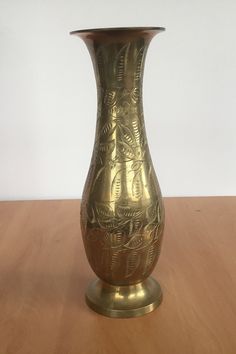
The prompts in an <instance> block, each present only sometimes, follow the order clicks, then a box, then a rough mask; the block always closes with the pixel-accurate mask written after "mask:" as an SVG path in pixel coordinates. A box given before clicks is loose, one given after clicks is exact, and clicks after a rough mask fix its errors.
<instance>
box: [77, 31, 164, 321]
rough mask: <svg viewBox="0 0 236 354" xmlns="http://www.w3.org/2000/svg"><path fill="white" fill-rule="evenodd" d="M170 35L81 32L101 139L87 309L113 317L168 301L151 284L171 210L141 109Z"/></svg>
mask: <svg viewBox="0 0 236 354" xmlns="http://www.w3.org/2000/svg"><path fill="white" fill-rule="evenodd" d="M161 30H163V28H125V29H121V28H118V29H101V30H84V31H74V32H72V34H76V35H78V36H80V37H81V38H82V39H83V40H84V41H85V43H86V45H87V47H88V50H89V52H90V55H91V58H92V62H93V66H94V71H95V76H96V82H97V94H98V110H97V125H96V136H95V143H94V149H93V155H92V159H91V164H90V168H89V172H88V176H87V180H86V183H85V187H84V192H83V196H82V204H81V229H82V236H83V242H84V246H85V250H86V255H87V258H88V261H89V263H90V266H91V267H92V269H93V271H94V272H95V273H96V275H97V276H98V278H99V279H98V280H96V281H94V282H93V283H92V284H91V285H90V286H89V288H88V291H87V295H86V298H87V303H88V304H89V305H90V307H92V308H93V309H94V310H95V311H97V312H100V313H103V314H105V315H108V316H112V317H131V316H138V315H142V314H144V313H147V312H150V311H151V310H153V309H154V308H155V307H156V306H157V305H158V304H159V303H160V302H161V290H160V286H159V284H158V283H157V282H156V281H154V280H153V279H152V278H150V277H149V276H150V274H151V273H152V271H153V268H154V267H155V265H156V262H157V260H158V257H159V254H160V249H161V243H162V236H163V229H164V207H163V203H162V197H161V191H160V188H159V185H158V181H157V178H156V175H155V171H154V168H153V164H152V161H151V157H150V152H149V148H148V142H147V137H146V132H145V124H144V117H143V106H142V80H143V70H144V62H145V56H146V52H147V49H148V45H149V43H150V41H151V39H152V37H153V36H154V35H155V34H156V33H158V32H160V31H161Z"/></svg>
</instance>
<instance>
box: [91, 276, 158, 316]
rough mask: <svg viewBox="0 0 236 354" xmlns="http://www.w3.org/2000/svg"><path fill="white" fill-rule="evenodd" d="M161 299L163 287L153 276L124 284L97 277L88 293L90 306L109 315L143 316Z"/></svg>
mask: <svg viewBox="0 0 236 354" xmlns="http://www.w3.org/2000/svg"><path fill="white" fill-rule="evenodd" d="M101 299H102V301H101ZM161 301H162V292H161V287H160V285H159V284H158V282H157V281H156V280H154V279H153V278H151V277H149V278H147V279H145V280H144V281H143V282H141V283H137V284H134V285H123V286H115V285H110V284H107V283H104V282H103V281H102V280H100V279H97V280H94V281H93V282H92V283H91V284H90V285H89V287H88V290H87V294H86V302H87V304H88V305H89V307H91V308H92V309H93V310H94V311H96V312H98V313H100V314H102V315H105V316H108V317H125V318H127V317H138V316H142V315H145V314H147V313H149V312H151V311H153V310H154V309H155V308H156V307H157V306H158V305H160V303H161Z"/></svg>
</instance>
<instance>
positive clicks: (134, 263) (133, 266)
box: [125, 251, 140, 278]
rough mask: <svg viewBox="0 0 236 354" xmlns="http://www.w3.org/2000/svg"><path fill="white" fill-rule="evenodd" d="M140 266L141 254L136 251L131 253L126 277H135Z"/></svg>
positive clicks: (128, 257)
mask: <svg viewBox="0 0 236 354" xmlns="http://www.w3.org/2000/svg"><path fill="white" fill-rule="evenodd" d="M139 264H140V254H139V253H138V252H136V251H133V252H130V253H129V254H128V256H127V263H126V274H125V277H126V278H128V277H130V276H131V275H133V274H134V272H135V271H136V270H137V269H138V266H139Z"/></svg>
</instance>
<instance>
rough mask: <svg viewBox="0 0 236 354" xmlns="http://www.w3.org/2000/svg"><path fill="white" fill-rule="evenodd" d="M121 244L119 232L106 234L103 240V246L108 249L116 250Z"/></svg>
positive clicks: (121, 238)
mask: <svg viewBox="0 0 236 354" xmlns="http://www.w3.org/2000/svg"><path fill="white" fill-rule="evenodd" d="M122 243H123V234H122V232H121V230H117V231H116V232H107V233H106V234H105V238H104V245H105V247H108V248H110V247H111V248H117V247H120V246H121V245H122Z"/></svg>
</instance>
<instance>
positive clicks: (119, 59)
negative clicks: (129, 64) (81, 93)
mask: <svg viewBox="0 0 236 354" xmlns="http://www.w3.org/2000/svg"><path fill="white" fill-rule="evenodd" d="M129 47H130V44H129V43H128V44H125V45H124V46H123V47H122V48H121V49H120V51H119V52H118V54H117V56H116V59H115V64H114V67H115V69H116V80H117V81H122V80H123V79H124V74H125V65H126V58H127V55H128V51H129Z"/></svg>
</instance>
